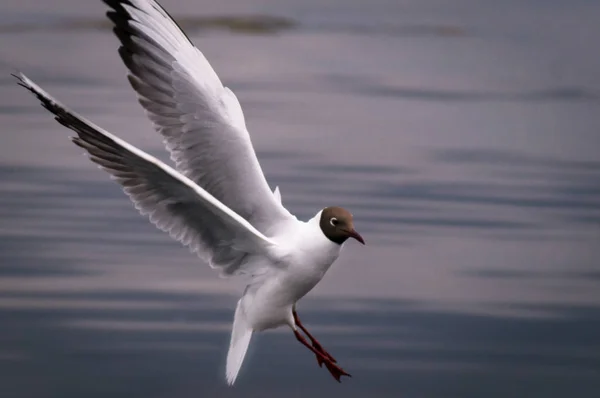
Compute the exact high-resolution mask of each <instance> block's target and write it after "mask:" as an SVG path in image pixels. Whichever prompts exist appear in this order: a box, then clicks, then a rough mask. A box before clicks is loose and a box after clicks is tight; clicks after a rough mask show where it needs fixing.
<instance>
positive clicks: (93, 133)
mask: <svg viewBox="0 0 600 398" xmlns="http://www.w3.org/2000/svg"><path fill="white" fill-rule="evenodd" d="M14 76H15V77H16V78H17V79H18V80H19V84H20V85H21V86H23V87H25V88H27V89H28V90H30V91H31V92H32V93H34V94H35V95H36V96H37V98H38V99H39V100H40V101H41V103H42V105H43V106H44V107H45V108H46V109H48V110H49V111H50V112H51V113H53V114H54V116H55V119H56V120H57V121H58V122H59V123H60V124H62V125H64V126H65V127H67V128H69V129H71V130H73V131H75V132H76V133H77V136H76V137H72V141H73V142H74V143H75V144H76V145H78V146H80V147H81V148H83V149H85V150H86V151H87V152H88V154H89V157H90V159H91V160H92V161H93V162H94V163H96V164H98V165H99V166H100V167H101V168H102V169H104V170H105V171H107V172H108V173H110V174H111V176H112V178H113V179H114V180H116V181H117V182H118V183H119V184H121V186H122V187H123V190H124V191H125V193H126V194H127V195H128V196H129V198H130V199H131V201H132V202H133V203H134V205H135V207H136V208H137V209H138V210H139V211H140V213H141V214H143V215H147V216H148V217H149V219H150V221H151V222H152V223H153V224H154V225H156V226H157V227H158V228H159V229H161V230H163V231H165V232H168V233H169V234H170V235H171V237H173V238H174V239H176V240H178V241H180V242H181V243H183V244H184V245H185V246H188V247H189V248H190V249H191V251H192V252H195V253H197V254H198V255H199V256H200V257H202V258H204V259H206V260H207V261H208V262H209V264H210V265H211V266H212V267H214V268H220V269H222V272H223V274H231V273H234V272H236V271H238V270H239V269H240V267H243V265H244V264H245V263H246V262H248V263H252V261H251V259H250V258H249V256H252V255H261V256H264V255H266V256H267V257H268V256H269V253H270V251H269V249H270V248H271V247H273V245H275V243H274V242H273V241H272V240H270V239H269V238H267V237H266V236H264V235H263V234H262V233H261V232H260V231H258V230H257V229H256V228H254V227H253V226H252V225H251V224H250V223H249V222H248V221H247V220H245V219H244V218H243V217H241V216H240V215H239V214H237V213H235V212H234V211H232V210H231V209H229V208H228V207H227V206H225V205H224V204H223V203H221V202H219V201H218V200H217V199H216V198H215V197H213V196H212V195H211V194H210V193H208V192H207V191H205V190H204V189H202V188H201V187H199V186H197V185H196V184H195V183H194V182H193V181H191V180H190V179H189V178H187V177H185V176H183V175H181V174H180V173H179V172H177V171H176V170H174V169H172V168H171V167H169V166H167V165H165V164H164V163H162V162H161V161H159V160H158V159H156V158H154V157H152V156H150V155H149V154H147V153H145V152H143V151H141V150H140V149H138V148H136V147H134V146H132V145H130V144H128V143H127V142H125V141H123V140H122V139H120V138H118V137H116V136H114V135H112V134H110V133H108V132H106V131H105V130H103V129H101V128H100V127H98V126H96V125H94V124H93V123H91V122H89V121H87V120H86V119H84V118H82V117H81V116H79V115H77V114H75V113H74V112H72V111H70V110H68V109H67V108H66V107H64V106H63V105H62V104H60V103H59V102H58V101H56V100H55V99H54V98H52V97H51V96H50V95H49V94H48V93H47V92H45V91H44V90H43V89H42V88H40V87H39V86H38V85H37V84H35V83H34V82H33V81H31V80H30V79H28V78H27V77H26V76H25V75H23V74H19V75H14ZM250 266H251V267H255V264H251V265H250ZM242 271H243V270H242Z"/></svg>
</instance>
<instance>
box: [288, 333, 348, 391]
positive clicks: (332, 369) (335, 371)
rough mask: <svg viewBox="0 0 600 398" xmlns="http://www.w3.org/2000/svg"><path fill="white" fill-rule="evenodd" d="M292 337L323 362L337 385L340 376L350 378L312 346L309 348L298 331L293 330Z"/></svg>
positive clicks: (339, 381)
mask: <svg viewBox="0 0 600 398" xmlns="http://www.w3.org/2000/svg"><path fill="white" fill-rule="evenodd" d="M294 335H295V336H296V339H298V341H299V342H300V343H302V344H303V345H304V346H306V347H307V348H308V349H309V350H311V351H312V352H313V353H314V354H315V355H316V356H317V358H320V359H321V361H323V363H324V364H325V366H326V367H327V370H329V373H331V375H332V376H333V378H334V379H336V380H337V381H338V383H341V380H340V379H341V377H342V376H348V377H352V375H350V373H347V372H346V371H345V370H344V369H342V368H340V367H339V366H338V365H336V364H335V363H333V362H332V361H331V359H329V357H326V356H325V355H324V354H323V353H322V352H320V351H317V350H316V349H315V348H314V347H313V346H311V345H310V344H309V343H308V341H306V339H305V338H304V336H302V335H301V334H300V332H299V331H297V330H294Z"/></svg>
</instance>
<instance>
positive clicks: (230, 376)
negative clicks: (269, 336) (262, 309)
mask: <svg viewBox="0 0 600 398" xmlns="http://www.w3.org/2000/svg"><path fill="white" fill-rule="evenodd" d="M241 305H242V300H241V299H240V300H239V301H238V304H237V307H236V309H235V316H234V317H233V329H232V330H231V342H230V343H229V352H228V353H227V366H226V372H225V373H226V377H227V383H228V384H229V385H230V386H231V385H233V383H234V382H235V379H236V378H237V376H238V373H239V372H240V368H241V367H242V362H244V357H245V356H246V351H247V350H248V345H249V344H250V338H251V337H252V329H251V328H250V327H249V326H248V323H247V322H246V316H245V314H244V311H243V310H242V308H241Z"/></svg>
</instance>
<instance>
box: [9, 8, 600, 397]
mask: <svg viewBox="0 0 600 398" xmlns="http://www.w3.org/2000/svg"><path fill="white" fill-rule="evenodd" d="M40 4H41V3H40ZM40 4H37V5H34V3H31V4H29V3H25V2H17V1H8V2H4V3H2V5H0V72H1V73H0V86H1V89H2V93H3V95H2V96H0V120H1V121H2V126H3V135H2V141H1V145H0V179H1V181H2V184H1V185H0V220H1V223H0V235H1V239H0V256H1V258H2V261H1V262H0V325H1V326H2V327H1V330H2V331H1V332H0V386H2V387H1V388H2V393H1V394H0V396H2V397H9V398H12V397H19V398H20V397H36V398H37V397H61V398H63V397H67V398H68V397H81V396H85V397H95V396H98V397H138V396H143V397H148V398H150V397H169V398H174V397H197V396H201V397H212V396H218V397H221V396H223V397H237V396H240V397H241V396H244V397H248V396H250V397H278V396H284V395H285V396H293V397H295V396H298V397H300V396H307V395H311V396H314V397H325V396H332V394H335V395H334V396H338V395H342V394H343V395H345V396H349V397H364V396H381V397H397V396H403V397H482V396H485V397H490V398H492V397H507V396H510V397H533V396H540V397H563V396H567V395H569V396H570V395H577V396H578V397H597V396H599V395H600V337H599V336H600V261H599V259H600V249H599V246H598V242H600V155H598V153H599V149H600V133H599V131H600V112H598V110H599V109H600V78H599V76H600V75H599V74H598V70H600V55H599V53H598V51H595V44H594V43H596V41H597V38H598V37H600V27H599V25H598V24H597V21H598V20H599V19H600V5H598V4H596V3H595V2H590V1H584V0H579V1H575V2H568V3H567V2H559V1H550V2H540V1H525V2H522V1H506V2H493V1H488V0H486V1H472V0H457V1H453V2H442V1H435V0H428V1H412V0H409V1H402V2H391V1H383V0H378V1H375V2H370V3H369V7H365V6H364V2H359V1H350V2H342V1H328V2H320V1H307V2H292V1H277V2H275V1H233V2H226V3H225V2H218V1H214V2H203V4H202V5H201V6H200V5H199V4H198V2H195V1H189V0H179V1H178V0H164V5H165V7H167V9H168V10H169V11H170V12H171V14H173V15H174V16H175V17H176V18H179V17H181V18H182V24H183V25H184V27H185V28H186V30H187V31H188V32H189V33H190V36H191V37H192V39H193V40H194V42H195V43H196V44H197V46H198V47H199V48H200V49H201V50H202V51H203V52H204V53H205V54H206V55H207V57H208V58H209V60H210V62H211V63H212V65H213V66H214V67H215V69H216V70H217V72H218V73H219V75H220V76H221V79H222V80H223V82H224V83H225V84H226V85H228V86H229V87H230V88H231V89H232V90H233V91H234V92H235V93H236V94H237V96H238V98H239V99H240V101H241V103H242V106H243V108H244V111H245V114H246V119H247V125H248V128H249V130H250V132H251V135H252V139H253V142H254V145H255V147H256V150H257V152H258V156H259V159H260V161H261V164H262V166H263V169H264V171H265V173H266V175H267V178H268V180H269V183H270V184H271V186H272V188H274V187H275V186H279V187H280V189H281V191H282V195H283V202H284V204H285V205H286V206H287V207H288V208H289V209H290V210H291V211H292V212H294V213H295V214H297V215H298V217H300V218H302V219H308V218H310V217H312V215H314V214H315V213H316V212H317V211H318V210H320V209H321V208H322V207H324V206H326V205H342V206H345V207H348V208H349V209H351V210H352V212H353V213H354V215H355V217H356V224H357V227H358V229H359V231H360V232H361V233H362V234H363V236H364V237H365V239H366V240H367V242H368V245H367V246H365V247H359V245H356V244H353V243H349V244H348V245H347V247H346V248H345V250H344V253H343V255H342V257H341V258H340V260H339V261H338V262H337V263H336V265H335V266H334V267H333V268H332V269H331V271H330V272H329V273H328V274H327V276H326V277H325V279H324V280H323V282H322V283H321V284H320V285H319V286H318V287H317V288H316V289H315V290H314V291H313V292H311V293H310V294H309V296H307V298H306V299H304V300H303V301H302V302H301V304H300V307H299V310H300V314H301V315H302V316H303V318H304V320H305V323H306V324H307V325H309V326H310V327H311V328H312V329H314V332H315V334H316V335H318V336H321V340H322V342H323V343H324V345H325V346H326V347H327V348H328V349H329V350H330V351H331V352H332V353H334V355H335V356H336V357H337V358H338V360H339V361H340V363H341V364H342V365H343V366H344V368H346V369H347V370H348V371H349V372H350V373H352V374H353V375H354V378H353V379H351V380H347V381H345V382H344V383H343V384H341V385H338V384H337V383H335V382H334V381H332V379H331V378H330V376H329V375H328V373H327V372H326V371H325V370H323V369H319V368H318V367H317V366H316V364H315V362H316V361H315V360H314V358H313V357H312V356H311V355H309V353H308V352H305V350H304V349H303V348H301V347H300V346H299V345H298V344H297V343H296V341H295V340H294V338H293V336H292V335H291V333H290V332H289V331H287V330H285V329H281V330H278V331H275V332H268V333H264V334H261V335H259V336H258V338H257V339H256V340H255V341H254V345H253V346H252V348H251V350H250V354H249V357H248V359H247V362H246V363H245V366H244V367H243V370H242V373H241V376H240V378H239V379H238V381H237V384H236V387H235V388H233V389H230V388H227V387H225V383H224V377H223V372H224V361H225V354H226V350H227V344H228V339H229V328H230V322H231V318H232V314H233V308H234V306H235V302H236V300H237V296H238V295H239V294H240V292H241V289H242V288H243V286H241V285H240V284H239V283H235V282H234V283H231V281H226V280H221V279H219V278H217V277H216V275H215V274H214V273H213V272H212V271H211V270H210V269H209V268H208V267H207V266H205V265H203V264H200V263H199V261H198V260H197V259H195V257H193V256H192V255H190V254H189V253H188V252H187V250H185V249H182V248H181V247H180V245H179V244H178V243H177V242H172V241H171V240H170V239H169V238H168V236H166V235H164V234H163V233H161V232H160V231H158V230H155V229H154V228H153V227H152V226H151V225H150V224H149V223H148V222H147V221H146V220H145V219H144V218H142V217H140V216H139V215H137V214H136V211H135V210H134V209H133V207H132V205H131V204H130V203H129V202H128V200H127V199H126V197H125V196H124V195H123V194H122V192H121V191H120V189H119V187H118V186H117V185H116V184H114V183H112V182H111V181H110V180H109V179H108V178H107V176H106V175H105V174H104V173H102V172H100V171H99V170H98V169H97V168H95V167H94V166H93V165H92V164H91V163H90V162H89V161H88V160H86V158H85V157H83V156H81V155H80V150H79V149H78V148H76V147H74V146H73V145H72V144H71V143H70V141H69V140H68V139H67V136H68V135H69V134H70V133H69V132H68V131H66V130H65V129H64V128H62V127H61V126H60V125H58V124H57V123H55V122H54V121H53V120H52V118H51V117H50V116H49V115H48V113H47V112H45V111H44V110H43V109H42V108H41V107H40V106H39V104H38V103H37V102H36V101H35V99H33V98H32V97H31V96H29V95H27V93H26V92H24V90H22V89H20V88H19V87H17V86H16V85H15V83H14V80H13V79H12V78H11V77H10V76H9V73H11V72H14V71H15V69H17V68H18V69H20V70H22V71H24V72H25V73H27V74H28V75H29V76H30V77H31V78H32V79H34V80H36V81H37V82H38V83H40V85H42V86H43V87H44V88H45V89H47V90H48V91H50V92H51V93H53V94H54V95H55V96H56V97H57V98H59V99H60V100H61V101H63V102H64V103H66V104H69V105H70V106H72V107H73V108H74V109H75V110H76V111H78V112H80V113H82V114H84V115H85V116H86V117H88V118H90V119H91V120H93V121H94V122H95V123H97V124H99V125H101V126H103V127H105V128H106V129H108V130H110V131H113V132H115V133H117V134H118V135H120V136H121V137H123V138H124V139H126V140H128V141H129V142H131V143H132V144H134V145H137V146H139V147H140V148H142V149H143V150H146V151H148V152H150V153H152V154H153V155H156V156H158V157H159V158H161V159H163V160H165V161H168V156H167V155H166V152H165V150H164V148H163V147H162V144H161V142H160V138H159V137H158V134H156V133H155V132H154V131H153V130H152V129H151V125H150V123H149V122H148V121H147V119H146V118H145V116H144V114H143V112H142V110H141V107H140V106H139V105H138V104H137V102H136V100H135V96H134V94H133V92H132V90H131V89H130V88H129V87H128V85H127V84H126V81H125V68H124V66H123V65H122V64H121V62H120V60H119V58H118V55H117V53H116V48H117V40H116V38H114V37H113V36H112V34H111V32H110V29H109V25H107V24H106V21H105V19H104V17H103V13H104V7H103V5H102V3H101V2H100V1H85V2H82V1H74V0H52V1H47V2H44V5H40Z"/></svg>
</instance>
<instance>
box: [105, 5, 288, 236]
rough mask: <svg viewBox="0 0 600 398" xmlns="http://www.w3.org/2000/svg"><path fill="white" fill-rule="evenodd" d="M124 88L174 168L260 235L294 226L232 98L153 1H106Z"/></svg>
mask: <svg viewBox="0 0 600 398" xmlns="http://www.w3.org/2000/svg"><path fill="white" fill-rule="evenodd" d="M104 2H105V3H106V4H107V5H108V6H110V7H111V8H112V10H111V11H108V12H107V16H108V18H109V19H110V20H111V21H112V22H113V23H114V25H115V26H114V32H115V34H116V35H117V37H118V38H119V40H120V41H121V47H120V48H119V54H120V55H121V58H122V59H123V62H124V63H125V65H126V66H127V68H128V69H129V75H128V77H129V82H130V83H131V86H132V87H133V88H134V90H135V91H136V92H137V95H138V98H139V101H140V103H141V104H142V106H143V107H144V109H145V110H146V113H147V115H148V117H149V118H150V119H151V120H152V122H153V123H154V127H155V128H156V130H157V131H158V132H159V133H160V134H161V135H162V136H163V137H164V140H165V144H166V147H167V150H168V151H169V152H170V154H171V159H172V160H173V161H174V162H175V165H176V168H177V169H178V170H179V171H180V172H181V173H182V174H184V175H185V176H186V177H188V178H189V179H191V180H192V181H194V182H195V183H196V184H197V185H199V186H200V187H202V188H204V189H205V190H206V191H207V192H209V193H210V194H211V195H213V196H214V197H215V198H217V199H218V200H219V201H221V202H222V203H223V204H225V205H226V206H227V207H229V208H230V209H232V210H233V211H235V212H236V213H238V214H239V215H240V216H242V217H243V218H244V219H246V220H248V221H249V222H250V223H251V224H252V225H254V226H255V227H256V228H257V229H258V230H260V231H262V232H263V233H266V231H268V230H269V227H270V226H272V225H273V224H275V223H277V222H278V221H285V220H288V219H290V218H294V217H293V216H292V215H291V214H290V213H289V212H288V211H287V210H286V209H285V208H284V207H283V206H282V205H281V203H280V202H279V201H277V200H276V198H275V197H274V195H273V193H272V192H271V190H270V189H269V186H268V184H267V181H266V179H265V177H264V174H263V172H262V169H261V167H260V164H259V163H258V159H257V158H256V154H255V152H254V148H253V147H252V142H251V140H250V135H249V134H248V131H247V130H246V123H245V120H244V114H243V112H242V108H241V106H240V103H239V102H238V100H237V98H236V96H235V95H234V94H233V92H232V91H231V90H229V89H228V88H227V87H224V86H223V84H221V81H220V80H219V77H218V76H217V74H216V73H215V71H214V70H213V69H212V67H211V66H210V64H209V63H208V61H207V60H206V58H205V57H204V55H203V54H202V53H201V52H200V50H198V49H197V48H196V47H194V45H193V44H192V42H191V41H190V40H189V38H188V37H187V36H186V35H185V33H184V32H183V31H182V30H181V29H180V28H179V27H178V26H177V24H176V23H175V21H173V19H172V18H171V17H170V16H169V14H168V13H167V12H166V11H165V10H164V9H163V8H162V7H161V6H160V5H159V4H158V2H156V1H154V0H104Z"/></svg>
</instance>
